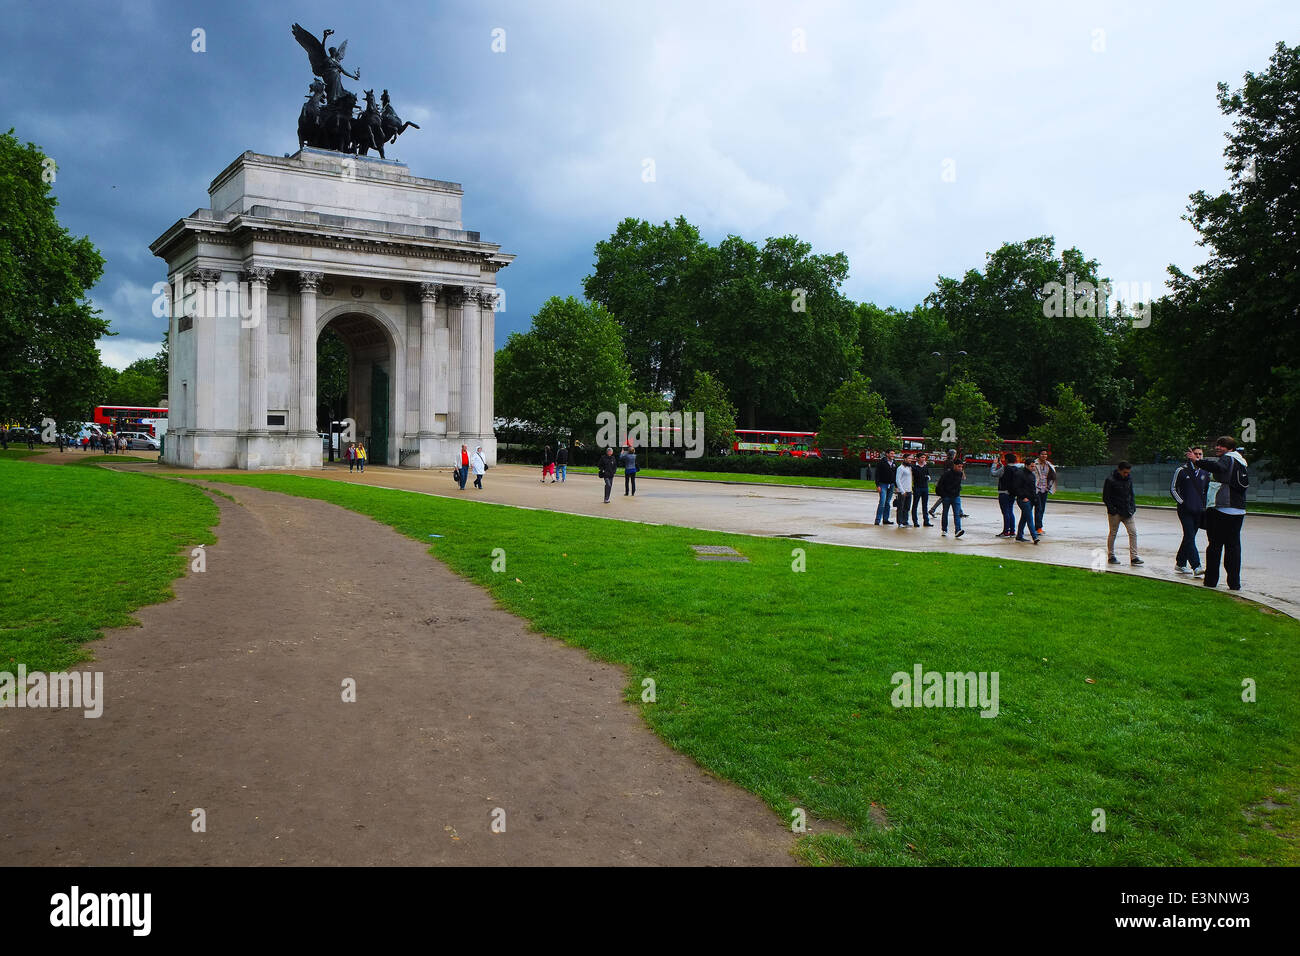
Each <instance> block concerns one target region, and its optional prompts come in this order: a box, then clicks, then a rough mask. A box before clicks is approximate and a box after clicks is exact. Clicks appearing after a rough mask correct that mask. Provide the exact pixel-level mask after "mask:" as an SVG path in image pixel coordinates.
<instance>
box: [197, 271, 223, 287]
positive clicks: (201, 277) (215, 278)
mask: <svg viewBox="0 0 1300 956" xmlns="http://www.w3.org/2000/svg"><path fill="white" fill-rule="evenodd" d="M189 279H190V281H192V282H198V283H200V284H202V285H209V284H211V283H214V282H220V281H221V270H220V269H195V270H194V271H193V272H191V273H190V274H189Z"/></svg>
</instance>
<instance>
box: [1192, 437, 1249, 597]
mask: <svg viewBox="0 0 1300 956" xmlns="http://www.w3.org/2000/svg"><path fill="white" fill-rule="evenodd" d="M1236 447H1237V440H1236V439H1235V438H1233V437H1232V436H1231V435H1221V436H1219V437H1218V438H1216V439H1215V440H1214V451H1215V453H1216V454H1217V455H1218V456H1219V457H1218V459H1217V460H1212V459H1209V458H1207V459H1205V460H1204V461H1202V462H1201V465H1202V467H1203V468H1204V469H1205V470H1206V471H1208V472H1209V473H1210V487H1209V491H1208V492H1207V493H1206V497H1205V537H1206V539H1207V544H1206V545H1205V581H1204V584H1205V586H1206V587H1207V588H1213V587H1218V586H1219V559H1220V557H1222V559H1223V569H1224V570H1225V571H1226V572H1227V574H1228V590H1229V591H1240V590H1241V525H1242V522H1244V521H1245V520H1246V488H1247V487H1248V486H1249V485H1250V474H1249V472H1248V471H1247V470H1246V459H1245V458H1243V457H1242V456H1241V453H1240V452H1238V451H1236Z"/></svg>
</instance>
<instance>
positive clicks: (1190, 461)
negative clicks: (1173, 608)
mask: <svg viewBox="0 0 1300 956" xmlns="http://www.w3.org/2000/svg"><path fill="white" fill-rule="evenodd" d="M1202 454H1203V453H1202V451H1201V447H1200V446H1199V445H1195V446H1193V447H1191V448H1189V449H1187V460H1186V461H1185V462H1183V464H1182V466H1181V467H1180V468H1179V469H1178V470H1177V471H1175V472H1174V477H1173V480H1172V481H1171V482H1170V483H1169V494H1170V495H1172V496H1173V499H1174V501H1175V503H1176V504H1177V505H1178V521H1179V523H1180V524H1181V525H1182V526H1183V540H1182V542H1181V543H1180V544H1179V545H1178V556H1177V557H1176V558H1175V559H1174V561H1175V569H1176V570H1177V571H1179V572H1181V573H1183V574H1191V575H1193V576H1195V577H1198V578H1199V577H1200V576H1201V575H1202V574H1204V573H1205V572H1204V571H1203V570H1201V553H1200V552H1199V551H1198V550H1196V532H1197V529H1199V528H1200V526H1201V519H1202V517H1203V516H1204V514H1205V493H1206V491H1207V489H1208V488H1209V486H1210V474H1209V472H1207V471H1206V470H1205V469H1203V468H1202V467H1201V457H1202ZM1188 565H1190V567H1189V566H1188Z"/></svg>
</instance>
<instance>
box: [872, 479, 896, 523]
mask: <svg viewBox="0 0 1300 956" xmlns="http://www.w3.org/2000/svg"><path fill="white" fill-rule="evenodd" d="M876 487H877V488H878V489H879V490H880V504H878V505H876V524H880V522H881V521H882V520H884V521H888V520H889V502H890V500H891V499H892V498H893V497H894V486H893V485H876Z"/></svg>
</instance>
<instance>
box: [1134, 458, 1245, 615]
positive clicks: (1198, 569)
mask: <svg viewBox="0 0 1300 956" xmlns="http://www.w3.org/2000/svg"><path fill="white" fill-rule="evenodd" d="M1214 451H1215V453H1216V454H1217V455H1218V457H1217V458H1216V459H1215V460H1214V461H1210V460H1208V459H1206V458H1205V453H1204V449H1202V448H1201V446H1200V445H1193V446H1192V447H1191V448H1189V449H1187V456H1186V458H1185V460H1184V461H1183V464H1182V466H1181V467H1179V469H1178V470H1177V471H1175V472H1174V477H1173V480H1172V481H1171V482H1170V483H1169V494H1170V496H1171V497H1172V498H1173V499H1174V503H1175V504H1176V505H1177V507H1178V521H1179V523H1180V524H1181V525H1182V527H1183V539H1182V541H1181V542H1180V543H1179V545H1178V553H1177V554H1176V555H1175V556H1174V570H1176V571H1178V572H1179V573H1180V574H1191V575H1192V576H1193V577H1199V578H1202V581H1201V583H1202V584H1203V585H1205V587H1207V588H1213V587H1218V586H1219V566H1220V563H1222V566H1223V571H1224V573H1225V576H1226V577H1227V579H1228V590H1229V591H1240V590H1241V526H1242V524H1244V523H1245V520H1246V489H1247V488H1249V487H1250V470H1249V468H1248V466H1247V464H1246V459H1245V458H1244V457H1243V455H1242V450H1241V449H1240V448H1238V447H1237V440H1236V439H1235V438H1234V437H1233V436H1231V435H1220V436H1219V437H1218V438H1216V439H1215V440H1214ZM1120 464H1121V465H1122V464H1125V463H1124V462H1120ZM1201 530H1204V531H1205V539H1206V542H1205V564H1204V566H1202V564H1201V554H1200V551H1199V550H1198V549H1197V547H1196V534H1197V532H1198V531H1201ZM1129 534H1130V541H1132V534H1133V532H1132V530H1130V532H1129ZM1111 557H1112V558H1114V554H1113V553H1112V555H1111Z"/></svg>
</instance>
